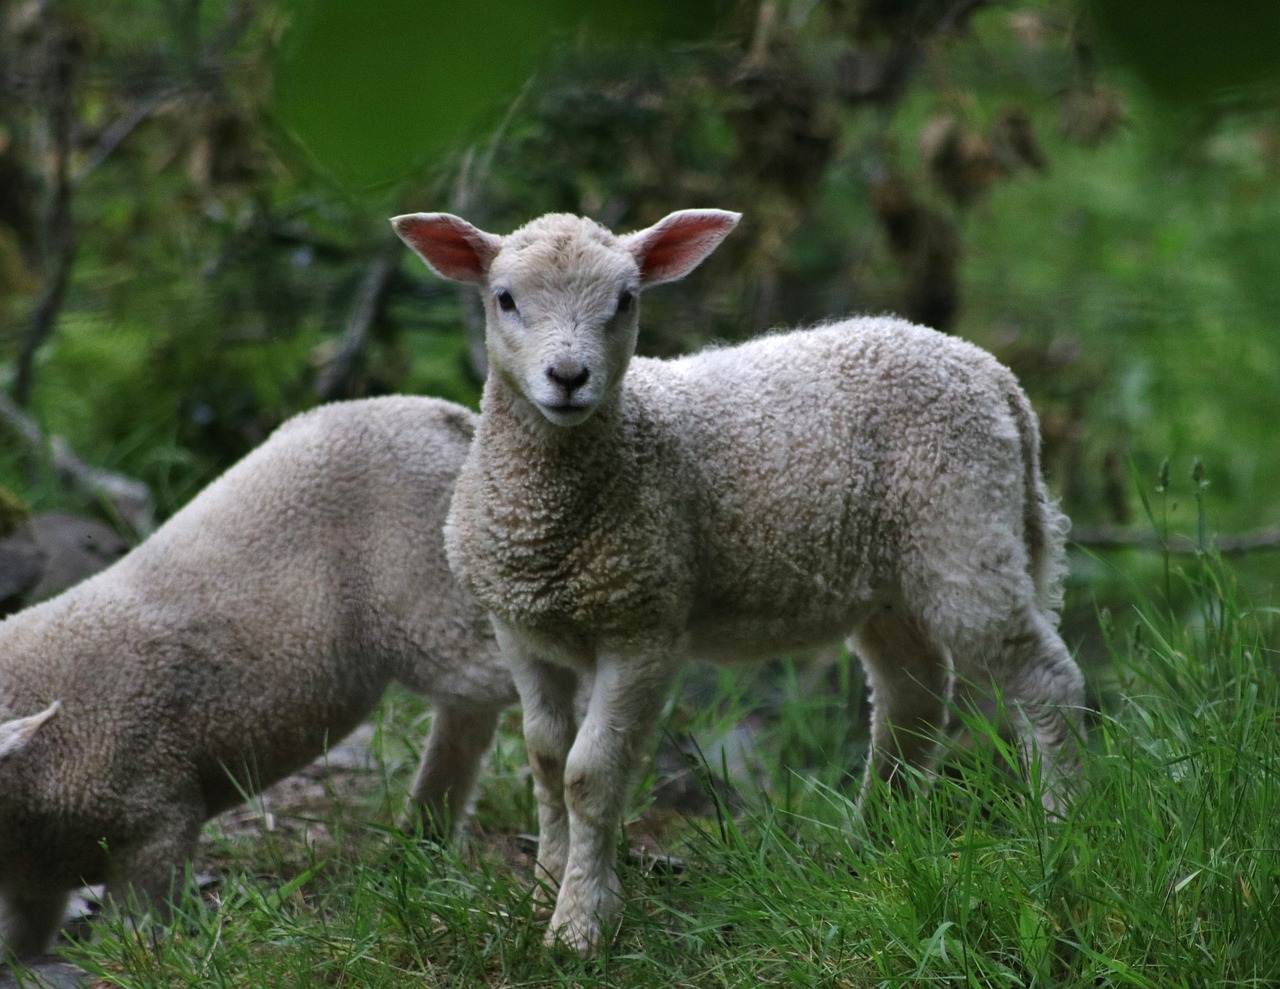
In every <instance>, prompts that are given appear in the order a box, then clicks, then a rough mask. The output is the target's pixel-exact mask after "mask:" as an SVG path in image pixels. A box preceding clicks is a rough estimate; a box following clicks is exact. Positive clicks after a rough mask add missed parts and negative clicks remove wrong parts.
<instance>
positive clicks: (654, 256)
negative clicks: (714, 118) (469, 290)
mask: <svg viewBox="0 0 1280 989" xmlns="http://www.w3.org/2000/svg"><path fill="white" fill-rule="evenodd" d="M738 220H739V214H737V213H729V212H726V211H725V210H718V209H686V210H680V211H678V212H675V213H672V214H670V215H668V216H667V217H665V218H664V219H662V220H660V221H659V222H657V223H655V224H654V225H653V226H651V227H647V228H646V229H644V230H637V231H636V232H635V233H632V234H627V235H625V236H622V237H619V236H616V235H614V234H612V233H610V232H609V231H608V230H606V229H605V228H604V227H602V226H600V224H598V223H595V222H593V221H592V220H587V219H584V218H583V217H580V216H571V215H569V214H567V213H551V214H548V215H547V216H543V217H539V218H538V219H536V220H534V221H533V222H532V223H528V224H526V225H525V226H523V227H521V228H520V229H519V230H517V231H516V232H515V233H513V234H511V235H510V236H508V237H497V236H495V235H494V234H490V233H485V232H484V231H483V230H480V229H479V228H477V227H474V226H472V225H471V224H470V223H468V222H467V221H466V220H463V219H462V218H461V217H457V216H451V215H450V214H448V213H412V214H406V215H405V216H397V217H395V218H393V219H392V221H391V223H392V225H393V226H394V227H395V230H396V233H397V234H399V236H400V238H401V239H402V240H403V241H404V242H405V243H406V244H408V245H409V246H410V247H412V248H413V250H414V251H415V252H417V254H418V256H419V257H421V258H422V260H424V261H425V262H426V263H427V264H428V265H429V266H430V267H431V269H432V270H433V271H435V272H436V273H438V274H440V275H442V276H444V277H445V278H452V279H454V280H456V281H461V282H472V283H474V284H476V285H479V286H480V290H481V292H482V293H483V294H484V304H485V313H486V317H487V332H486V342H487V346H488V350H489V365H490V373H491V374H493V375H496V376H497V377H498V379H500V380H501V381H502V382H503V383H504V384H505V385H506V386H507V387H508V388H510V389H512V390H514V391H515V393H516V394H517V395H519V396H520V397H521V398H523V399H524V400H525V401H527V402H528V403H529V404H530V405H531V406H533V408H535V409H537V411H538V412H539V413H541V415H542V416H543V417H545V418H546V420H547V421H548V422H550V423H552V424H553V425H555V426H565V427H569V426H576V425H577V424H578V423H581V422H583V421H585V420H586V419H587V418H589V417H590V416H591V414H592V413H593V412H595V411H596V409H598V408H599V407H600V405H601V404H602V403H603V402H605V401H607V399H608V398H609V396H610V395H612V394H614V393H615V392H616V391H617V389H618V387H619V385H620V383H621V381H622V378H623V375H625V374H626V371H627V364H628V362H629V361H630V360H631V355H632V353H634V352H635V346H636V333H637V327H638V324H639V312H638V310H639V304H638V303H639V293H640V289H641V288H642V287H644V286H648V285H657V284H659V283H661V282H669V281H674V280H675V279H677V278H683V277H684V276H685V275H687V274H688V273H689V272H690V271H692V270H693V269H694V268H696V267H697V266H698V264H699V263H701V261H702V260H703V259H704V258H705V257H706V256H707V255H708V254H710V253H711V252H712V251H713V250H715V249H716V246H717V245H718V244H719V243H720V241H722V240H723V239H724V238H725V237H726V236H727V235H728V233H729V231H731V230H732V229H733V228H734V227H735V226H737V224H738Z"/></svg>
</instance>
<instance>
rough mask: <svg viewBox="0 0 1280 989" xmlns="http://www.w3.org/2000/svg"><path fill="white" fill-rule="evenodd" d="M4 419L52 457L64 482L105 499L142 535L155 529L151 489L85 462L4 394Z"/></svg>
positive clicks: (0, 402)
mask: <svg viewBox="0 0 1280 989" xmlns="http://www.w3.org/2000/svg"><path fill="white" fill-rule="evenodd" d="M0 420H2V421H3V422H4V423H5V424H6V425H7V426H8V427H9V428H10V429H11V430H12V431H13V432H14V433H16V434H17V435H18V436H19V437H20V438H21V439H22V440H23V441H24V442H25V443H26V445H27V446H28V447H29V448H30V450H31V452H32V453H33V454H34V455H35V456H38V457H48V458H49V461H50V462H51V463H52V464H53V469H54V472H55V473H56V474H57V475H58V477H59V478H61V480H62V481H63V483H65V484H67V485H68V486H69V487H71V488H72V489H74V490H75V491H77V492H78V493H80V494H82V495H86V496H88V497H89V498H91V499H93V500H94V501H100V502H105V503H106V504H107V505H108V506H109V507H110V509H111V511H112V512H114V513H115V515H116V516H117V517H118V518H119V519H120V520H121V521H123V522H124V523H125V524H126V525H128V526H129V527H130V528H131V529H132V530H133V532H134V534H135V535H137V536H139V537H145V536H147V535H148V534H149V533H150V532H151V531H152V530H153V529H154V528H155V501H154V500H153V499H152V497H151V489H150V488H148V487H147V486H146V485H145V484H143V483H142V482H141V481H139V480H137V479H135V478H132V477H127V476H125V475H124V474H114V473H112V472H111V471H106V470H103V469H102V468H100V467H94V466H92V465H90V464H87V463H85V462H84V461H83V460H81V459H80V458H79V457H77V456H76V455H75V453H73V452H72V450H71V447H70V446H69V445H68V444H67V441H66V440H65V439H63V438H62V437H61V436H46V435H45V433H44V431H43V430H42V429H41V428H40V426H39V425H38V424H37V423H36V421H35V420H34V419H33V418H31V416H30V415H29V414H28V413H27V412H26V411H24V410H23V409H22V408H20V407H19V406H18V405H17V404H16V403H15V402H13V401H11V400H10V399H8V398H6V397H4V396H3V395H0Z"/></svg>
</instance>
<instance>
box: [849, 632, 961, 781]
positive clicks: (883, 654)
mask: <svg viewBox="0 0 1280 989" xmlns="http://www.w3.org/2000/svg"><path fill="white" fill-rule="evenodd" d="M850 644H851V645H852V646H853V648H854V651H855V652H856V653H857V654H858V657H859V658H860V659H861V660H862V665H863V667H864V668H865V670H866V673H867V680H868V681H869V683H870V685H871V704H872V707H871V751H870V753H868V756H867V772H866V777H865V781H864V783H863V788H862V795H861V796H860V798H859V804H860V805H862V804H863V803H865V801H866V797H867V794H868V793H869V792H870V787H871V784H872V783H873V781H875V780H876V779H879V780H882V781H884V782H885V783H888V784H889V786H890V787H891V789H893V790H896V791H901V790H902V789H904V788H905V787H906V785H907V780H908V779H909V778H910V777H909V774H908V773H904V772H902V767H904V766H906V767H910V768H911V769H916V770H921V771H923V772H925V773H928V772H930V771H932V769H933V766H934V760H935V758H936V756H937V750H938V743H939V740H940V737H941V735H942V732H943V731H944V729H945V728H946V723H947V713H948V712H947V705H948V701H949V699H950V692H951V686H952V677H951V669H950V664H949V663H948V660H947V657H946V655H945V653H943V652H942V651H941V650H939V649H938V648H937V647H936V646H935V645H933V643H931V642H930V641H929V639H928V637H927V636H926V635H925V633H924V631H923V629H922V628H921V626H920V624H919V623H918V622H917V621H915V620H914V619H913V618H912V617H910V616H909V615H907V614H905V613H903V612H901V611H899V610H896V609H891V608H885V609H883V610H881V611H879V612H877V613H876V614H875V615H874V616H873V617H872V618H871V619H870V620H869V621H868V622H866V624H865V625H863V626H862V628H861V629H859V630H858V631H857V632H856V633H855V634H854V635H853V636H851V637H850Z"/></svg>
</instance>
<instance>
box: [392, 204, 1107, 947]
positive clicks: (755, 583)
mask: <svg viewBox="0 0 1280 989" xmlns="http://www.w3.org/2000/svg"><path fill="white" fill-rule="evenodd" d="M737 221H738V215H737V214H735V213H726V212H722V211H719V210H686V211H682V212H677V213H673V214H671V215H670V216H668V217H667V218H666V219H664V220H662V221H661V222H660V223H658V224H656V225H655V226H653V227H650V228H648V229H646V230H641V231H639V232H637V233H633V234H629V235H627V236H615V235H614V234H612V233H610V232H609V231H608V230H606V229H604V228H603V227H601V226H599V225H598V224H596V223H594V222H592V221H590V220H586V219H582V218H580V217H575V216H569V215H561V214H556V215H549V216H544V217H542V218H540V219H537V220H534V221H533V222H531V223H529V224H527V225H526V226H524V227H522V228H521V229H519V230H517V231H516V232H515V233H513V234H511V235H510V236H507V237H498V236H494V235H492V234H488V233H485V232H483V231H481V230H478V229H476V228H475V227H473V226H471V225H470V224H468V223H467V222H465V221H464V220H461V219H459V218H458V217H454V216H450V215H447V214H440V213H426V214H416V215H410V216H401V217H397V218H396V219H395V220H393V223H394V225H395V228H396V230H397V232H398V233H399V235H400V236H401V237H402V238H403V239H404V240H405V241H406V242H407V243H408V244H409V245H410V246H411V247H412V248H413V249H414V250H415V251H416V252H417V253H418V254H419V255H420V256H421V257H422V258H423V260H425V261H426V263H427V264H428V265H429V266H430V267H432V268H433V269H434V270H435V271H436V272H437V273H439V274H441V275H443V276H444V277H446V278H452V279H456V280H460V281H466V282H474V283H476V284H477V285H478V286H480V290H481V292H482V294H483V297H484V305H485V310H486V314H487V347H488V356H489V367H490V374H489V380H488V383H487V385H486V387H485V392H484V399H483V405H482V408H481V418H480V425H479V427H478V430H477V433H476V440H475V443H474V445H473V446H472V449H471V453H470V455H469V456H468V458H467V461H466V463H465V464H464V466H463V469H462V472H461V474H460V475H459V478H458V486H457V490H456V493H455V495H454V499H453V505H452V507H451V509H450V512H449V519H448V522H447V524H446V527H445V544H446V547H447V549H448V553H449V562H450V564H451V565H452V567H453V570H454V573H455V574H457V575H458V577H459V578H460V579H461V580H462V581H463V583H465V584H466V585H467V586H469V587H470V588H471V589H472V590H473V591H474V592H475V594H476V596H477V597H478V598H479V599H480V601H481V602H482V603H483V604H484V605H485V606H486V607H487V608H489V610H490V611H491V612H492V614H493V618H494V626H495V628H496V630H497V633H498V642H499V645H500V646H501V648H502V651H503V653H504V656H505V658H506V659H507V661H508V663H509V664H510V666H511V668H512V672H513V674H514V676H515V680H516V686H517V688H518V689H519V691H520V697H521V701H522V703H523V705H524V730H525V739H526V742H527V746H528V750H529V756H530V763H531V767H532V770H533V775H534V780H535V788H536V795H537V799H538V804H539V821H540V826H541V839H540V847H539V851H538V864H539V866H540V868H541V870H542V871H543V873H544V874H545V876H546V877H548V878H549V879H550V880H551V881H552V882H558V883H559V893H558V896H557V899H556V904H555V911H554V913H553V915H552V918H551V926H550V929H549V931H548V934H547V939H548V942H552V941H555V940H557V939H560V940H563V941H564V942H566V943H567V944H569V945H570V946H572V947H573V948H575V949H577V950H579V951H583V952H586V951H590V950H592V949H593V948H595V947H596V946H598V944H599V943H600V941H601V940H602V938H603V937H605V936H606V935H607V933H608V932H609V931H610V930H611V925H612V923H613V922H614V919H615V917H616V915H617V913H618V911H619V908H620V891H619V883H618V878H617V875H616V872H615V870H614V858H615V848H616V842H617V836H618V831H619V827H620V824H621V819H622V814H623V810H624V807H625V805H626V800H627V796H628V792H627V781H628V780H630V779H632V778H633V776H634V773H635V770H636V768H637V765H638V763H640V761H641V759H642V756H643V755H644V754H645V751H646V744H647V740H648V736H649V734H650V731H651V729H652V728H653V726H654V723H655V720H656V718H657V717H658V714H659V712H660V709H661V707H662V705H663V703H664V700H665V698H666V696H667V693H668V689H669V687H670V685H671V683H672V679H673V676H674V671H675V669H676V665H677V662H678V660H680V659H681V658H684V657H698V658H702V659H710V660H714V661H721V662H731V661H737V660H742V659H748V658H753V657H769V656H774V655H777V654H778V653H780V652H785V651H791V650H797V649H804V648H808V647H813V646H817V645H820V644H822V643H826V642H828V641H830V640H839V639H840V638H841V637H847V638H848V639H849V640H850V642H851V643H852V645H853V647H854V649H855V650H856V652H857V654H858V656H859V657H860V658H861V660H862V662H863V664H864V666H865V667H866V671H867V676H868V678H869V681H870V683H871V687H872V692H873V696H874V701H875V708H874V715H873V718H872V752H871V755H870V759H869V766H868V774H867V777H868V780H871V779H873V778H874V777H879V778H880V779H883V780H886V781H889V782H890V783H891V784H893V783H900V781H901V780H902V779H903V778H904V777H905V776H906V775H907V774H903V773H900V772H898V768H899V765H900V764H905V765H907V766H910V767H917V768H920V769H922V770H926V771H927V770H928V768H929V767H930V766H931V764H932V760H933V758H934V754H935V750H936V748H937V745H936V742H937V737H938V734H939V732H940V731H941V730H942V728H943V726H944V724H945V722H946V720H947V712H948V702H949V700H950V698H951V697H952V693H953V689H954V685H955V684H956V683H957V681H959V682H961V683H965V684H972V685H975V686H977V687H984V686H986V687H990V686H994V687H996V688H998V689H999V690H1000V691H1002V692H1003V696H1004V698H1005V700H1006V702H1007V703H1008V704H1009V705H1010V707H1011V708H1014V709H1016V710H1017V712H1018V718H1017V730H1018V732H1019V737H1020V740H1021V744H1022V745H1023V747H1024V750H1025V752H1026V755H1027V757H1028V759H1029V758H1030V756H1031V754H1032V752H1033V751H1035V752H1036V753H1038V759H1039V760H1042V765H1043V769H1044V774H1045V776H1046V777H1047V780H1046V784H1047V785H1046V788H1045V800H1046V803H1048V804H1049V805H1050V806H1057V804H1058V802H1059V801H1060V800H1061V799H1062V797H1063V795H1064V784H1065V783H1066V782H1067V779H1068V778H1069V776H1070V775H1071V774H1072V767H1073V764H1074V762H1075V756H1074V755H1073V753H1072V752H1071V751H1069V750H1068V748H1067V743H1068V742H1069V741H1072V736H1073V734H1076V733H1078V732H1079V731H1080V722H1079V717H1078V714H1079V710H1080V707H1081V704H1082V680H1081V676H1080V672H1079V670H1078V668H1077V667H1076V665H1075V663H1074V662H1073V661H1072V659H1071V656H1070V655H1069V654H1068V651H1067V649H1066V647H1065V645H1064V644H1063V642H1062V640H1061V638H1060V637H1059V635H1058V633H1057V631H1056V618H1055V614H1054V609H1055V608H1056V607H1057V605H1058V604H1059V603H1060V597H1061V580H1062V574H1063V566H1062V540H1063V534H1064V531H1065V523H1066V520H1065V519H1064V518H1063V516H1062V515H1061V514H1060V513H1059V512H1058V510H1057V508H1056V507H1055V505H1054V503H1053V501H1052V499H1051V498H1050V497H1049V495H1048V493H1047V492H1046V490H1045V487H1044V484H1043V482H1042V480H1041V477H1040V473H1039V453H1038V445H1039V437H1038V431H1037V423H1036V418H1035V415H1034V413H1033V412H1032V410H1031V408H1030V406H1029V405H1028V403H1027V400H1026V397H1025V396H1024V395H1023V393H1022V392H1021V390H1020V389H1019V388H1018V385H1017V382H1016V381H1015V380H1014V378H1013V376H1012V375H1011V374H1010V372H1009V371H1008V370H1006V369H1005V368H1004V367H1002V366H1001V365H1000V364H998V363H997V362H996V361H995V360H994V359H993V358H992V357H991V356H990V355H988V354H986V353H984V352H983V351H981V350H979V349H977V348H976V347H973V346H970V345H969V344H966V343H963V342H961V341H959V340H956V339H954V338H951V337H947V336H943V335H942V334H939V333H936V332H933V331H931V330H927V329H923V328H921V327H918V326H913V325H911V324H909V323H906V322H903V321H900V320H897V319H888V318H874V319H854V320H849V321H847V322H841V323H835V324H832V325H828V326H821V327H818V328H815V329H809V330H801V331H796V332H792V333H784V334H778V335H775V336H769V337H765V338H763V339H758V340H755V341H752V342H750V343H746V344H743V345H742V346H737V347H725V348H722V349H713V350H709V351H706V352H704V353H701V354H698V355H696V356H693V357H687V358H684V359H681V360H674V361H658V360H646V359H642V358H634V359H633V357H632V354H633V351H634V348H635V344H636V335H637V324H638V316H639V312H638V310H639V304H638V294H639V292H640V290H641V289H642V288H646V287H648V286H650V285H654V284H658V283H660V282H665V281H670V280H672V279H677V278H680V277H683V276H684V275H685V274H687V273H688V272H689V271H691V270H692V269H693V268H694V267H696V266H697V265H698V263H699V262H701V261H702V260H703V259H704V258H705V257H706V256H707V255H708V254H709V253H710V252H711V251H712V250H713V249H714V248H715V247H716V245H717V244H718V243H719V242H720V241H721V239H723V238H724V237H725V235H727V234H728V233H729V231H730V230H732V229H733V227H734V226H735V225H736V223H737ZM580 678H581V679H582V680H583V683H584V690H589V701H588V704H587V707H586V712H585V715H583V717H582V719H581V722H580V723H579V720H578V718H577V717H576V716H575V707H574V693H575V689H576V686H577V683H578V681H579V679H580Z"/></svg>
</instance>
